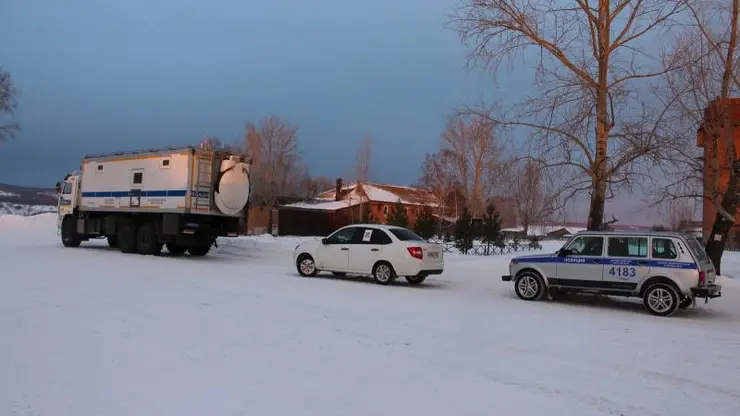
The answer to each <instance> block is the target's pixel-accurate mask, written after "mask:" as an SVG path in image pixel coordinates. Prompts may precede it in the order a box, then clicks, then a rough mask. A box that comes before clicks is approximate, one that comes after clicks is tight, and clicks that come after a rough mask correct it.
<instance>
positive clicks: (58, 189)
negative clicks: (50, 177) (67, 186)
mask: <svg viewBox="0 0 740 416" xmlns="http://www.w3.org/2000/svg"><path fill="white" fill-rule="evenodd" d="M56 189H57V194H59V193H61V192H62V183H61V182H57V188H56Z"/></svg>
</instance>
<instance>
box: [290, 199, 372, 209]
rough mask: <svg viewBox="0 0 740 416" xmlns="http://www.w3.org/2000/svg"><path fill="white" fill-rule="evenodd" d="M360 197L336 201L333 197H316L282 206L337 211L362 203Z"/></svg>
mask: <svg viewBox="0 0 740 416" xmlns="http://www.w3.org/2000/svg"><path fill="white" fill-rule="evenodd" d="M360 202H361V201H360V200H359V199H352V200H343V201H334V200H331V199H315V200H310V201H302V202H296V203H293V204H286V205H282V206H281V208H288V209H302V210H308V211H337V210H340V209H342V208H349V207H353V206H355V205H359V204H360Z"/></svg>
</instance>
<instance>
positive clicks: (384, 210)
mask: <svg viewBox="0 0 740 416" xmlns="http://www.w3.org/2000/svg"><path fill="white" fill-rule="evenodd" d="M383 214H385V215H388V205H383Z"/></svg>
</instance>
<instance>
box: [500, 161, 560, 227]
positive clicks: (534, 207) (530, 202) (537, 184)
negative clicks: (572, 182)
mask: <svg viewBox="0 0 740 416" xmlns="http://www.w3.org/2000/svg"><path fill="white" fill-rule="evenodd" d="M542 173H543V169H542V166H541V165H540V164H538V163H536V162H535V161H533V160H531V159H525V160H522V161H520V162H518V163H517V164H515V165H514V166H513V168H512V169H511V171H510V173H509V174H508V175H507V176H508V178H509V183H510V184H511V186H510V188H509V189H510V192H509V194H510V196H511V198H512V199H513V200H514V203H515V204H516V210H517V217H518V220H519V223H520V224H522V227H524V235H528V234H527V232H528V231H529V226H530V225H532V224H536V223H538V222H542V221H545V220H547V219H550V217H551V216H552V214H553V213H554V211H555V208H556V205H555V201H554V194H553V193H552V192H551V190H550V189H549V187H548V186H547V183H546V181H545V180H544V178H543V177H542Z"/></svg>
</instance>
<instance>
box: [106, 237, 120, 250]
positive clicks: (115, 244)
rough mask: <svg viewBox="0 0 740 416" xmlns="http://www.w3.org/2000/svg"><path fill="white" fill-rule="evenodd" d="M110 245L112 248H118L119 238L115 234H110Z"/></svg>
mask: <svg viewBox="0 0 740 416" xmlns="http://www.w3.org/2000/svg"><path fill="white" fill-rule="evenodd" d="M108 247H110V248H118V239H117V238H116V236H115V235H109V236H108Z"/></svg>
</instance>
